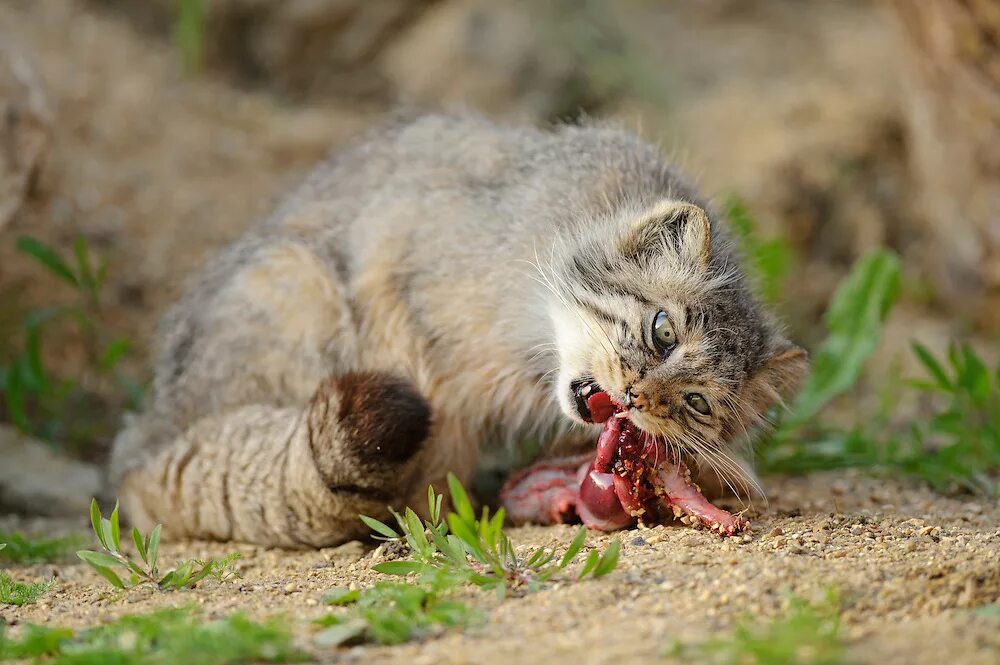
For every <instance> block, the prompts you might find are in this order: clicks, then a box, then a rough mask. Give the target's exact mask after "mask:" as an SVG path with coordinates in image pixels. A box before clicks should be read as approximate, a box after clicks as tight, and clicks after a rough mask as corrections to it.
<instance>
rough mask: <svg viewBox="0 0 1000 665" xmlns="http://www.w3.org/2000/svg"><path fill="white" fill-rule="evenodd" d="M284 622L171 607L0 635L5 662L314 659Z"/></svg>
mask: <svg viewBox="0 0 1000 665" xmlns="http://www.w3.org/2000/svg"><path fill="white" fill-rule="evenodd" d="M309 659H310V656H309V654H306V653H304V652H302V651H300V650H299V649H297V648H296V647H295V646H294V645H293V643H292V635H291V633H290V631H289V630H288V628H287V626H286V625H285V624H284V623H283V622H282V621H280V620H277V619H271V620H268V621H265V622H254V621H251V620H249V619H248V618H246V616H244V615H242V614H235V615H233V616H230V617H227V618H225V619H220V620H217V621H206V620H205V617H204V616H203V615H202V614H201V613H200V612H199V611H198V610H197V609H194V608H190V607H187V608H185V607H182V608H170V609H165V610H159V611H157V612H153V613H151V614H146V615H133V616H125V617H122V618H121V619H118V620H117V621H114V622H112V623H109V624H106V625H103V626H99V627H96V628H90V629H87V630H83V631H78V632H77V631H73V630H71V629H69V628H49V627H45V626H34V625H28V626H26V627H25V630H24V632H23V633H22V634H21V636H20V637H19V638H17V639H14V638H10V637H7V636H5V635H4V634H3V633H2V632H0V660H31V661H33V662H44V663H47V664H48V665H70V664H72V665H103V664H105V663H115V664H121V665H159V664H164V665H165V664H167V663H184V664H185V665H229V664H235V663H249V662H267V663H292V662H301V661H304V660H309Z"/></svg>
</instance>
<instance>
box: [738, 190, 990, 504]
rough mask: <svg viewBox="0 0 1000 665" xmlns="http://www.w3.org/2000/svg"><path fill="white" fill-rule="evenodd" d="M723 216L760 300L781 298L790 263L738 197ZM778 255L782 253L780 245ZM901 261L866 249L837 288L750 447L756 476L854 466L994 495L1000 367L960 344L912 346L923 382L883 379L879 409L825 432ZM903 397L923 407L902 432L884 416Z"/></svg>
mask: <svg viewBox="0 0 1000 665" xmlns="http://www.w3.org/2000/svg"><path fill="white" fill-rule="evenodd" d="M728 208H729V217H730V219H731V220H732V222H733V226H734V228H735V229H736V231H737V235H738V236H739V238H740V240H741V243H742V246H743V249H744V251H745V253H746V255H747V258H748V263H749V266H750V268H751V272H753V273H755V274H756V275H757V277H758V281H759V282H760V283H761V284H762V287H763V288H764V290H765V294H766V295H768V297H773V296H774V294H776V293H778V292H780V285H781V283H782V281H783V279H784V275H785V269H786V268H787V265H788V263H789V259H788V257H787V256H785V253H786V252H785V249H781V247H783V246H782V245H781V243H777V244H775V242H776V241H763V240H761V239H759V238H758V237H757V235H756V226H755V224H754V222H753V219H752V217H751V216H750V215H749V213H748V212H747V210H746V208H745V207H744V206H743V205H742V203H740V202H739V200H738V199H732V200H731V201H730V203H729V206H728ZM786 249H787V248H786ZM900 273H901V269H900V263H899V259H898V258H897V257H896V256H895V254H893V253H892V252H889V251H885V250H878V251H875V252H872V253H870V254H868V255H866V256H864V257H862V258H861V259H859V260H858V262H857V263H856V264H855V265H854V267H853V268H852V270H851V272H850V274H849V275H848V276H847V277H846V278H845V279H844V280H843V282H841V284H840V285H839V286H838V288H837V291H836V293H835V294H834V296H833V299H832V300H831V302H830V306H829V308H828V309H827V312H826V315H825V317H824V320H825V323H826V328H827V336H826V339H825V340H824V341H823V343H822V344H821V345H820V346H819V348H818V349H817V350H816V351H815V353H814V354H813V360H812V371H811V372H810V375H809V378H808V380H807V381H806V384H805V386H804V387H803V389H802V391H801V392H800V393H799V395H798V397H797V398H796V399H795V401H794V402H792V404H791V406H790V407H789V409H788V411H787V412H785V413H778V414H775V416H774V420H775V421H776V422H777V425H776V427H775V429H774V430H773V431H772V432H771V433H770V434H769V435H765V436H764V437H763V438H762V439H761V440H760V441H758V446H757V450H758V467H759V469H760V470H761V471H762V472H763V473H791V474H801V473H807V472H810V471H819V470H828V469H838V468H846V467H860V468H869V469H874V470H882V471H888V472H892V473H897V474H908V475H912V476H916V477H918V478H920V479H922V480H924V481H926V482H927V483H929V484H930V485H931V486H933V487H935V488H936V489H939V490H948V491H950V490H962V491H971V492H977V493H980V494H983V495H986V496H996V495H998V494H1000V366H998V367H996V368H990V367H988V366H987V364H986V362H985V361H984V360H983V359H982V358H981V357H980V356H979V355H977V354H976V352H975V351H974V350H973V349H972V348H971V347H970V346H968V345H963V344H953V345H952V347H951V348H950V350H949V351H948V353H947V357H946V358H937V357H935V355H934V354H933V353H931V352H930V351H929V350H928V349H926V348H925V347H923V346H921V345H920V344H919V343H913V344H912V346H913V352H914V353H915V354H916V357H917V359H918V360H919V362H920V364H921V365H922V366H923V368H924V371H925V372H926V377H924V378H921V379H918V380H915V381H911V382H909V383H907V384H904V385H903V386H899V385H895V384H894V383H893V382H892V379H889V380H887V384H886V386H885V389H884V391H883V392H884V394H885V395H888V396H890V397H891V399H887V400H879V404H878V412H876V413H865V414H863V415H862V416H861V417H859V418H858V424H857V425H855V426H854V427H850V428H844V427H840V426H835V425H831V424H829V423H827V422H825V421H824V420H823V419H822V414H823V412H824V410H825V409H826V408H827V407H828V406H829V405H830V404H831V403H832V402H833V401H834V400H836V399H838V398H839V397H841V396H842V395H844V394H845V393H846V392H848V391H849V390H851V389H852V388H853V387H854V386H855V385H856V384H857V382H858V380H859V378H860V377H861V376H862V374H863V372H864V369H865V365H866V363H867V361H868V359H869V358H870V357H871V355H872V354H873V353H874V352H875V349H876V348H877V346H878V343H879V340H880V338H881V336H882V330H883V327H884V325H885V321H886V318H887V317H888V315H889V312H890V310H891V309H892V306H893V304H894V303H895V301H896V298H897V296H898V294H899V290H900V279H901V278H900ZM902 390H911V391H916V392H917V395H916V397H917V401H919V402H920V403H922V404H924V405H926V410H925V411H924V412H923V415H922V416H921V417H920V419H919V420H917V421H916V422H912V423H911V424H910V426H909V427H907V428H905V429H902V430H901V428H900V427H899V426H898V425H895V424H894V422H893V421H894V420H900V418H898V417H897V418H894V417H893V416H894V414H893V413H892V412H893V409H894V408H895V403H896V402H898V398H899V396H900V393H901V391H902Z"/></svg>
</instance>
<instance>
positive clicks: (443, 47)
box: [380, 0, 579, 120]
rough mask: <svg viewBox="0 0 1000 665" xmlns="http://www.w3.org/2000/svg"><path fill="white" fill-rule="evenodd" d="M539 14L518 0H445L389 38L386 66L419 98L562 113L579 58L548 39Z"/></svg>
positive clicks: (532, 113) (530, 113) (516, 112)
mask: <svg viewBox="0 0 1000 665" xmlns="http://www.w3.org/2000/svg"><path fill="white" fill-rule="evenodd" d="M534 18H535V17H533V16H532V15H531V14H529V13H528V12H527V11H525V7H524V6H522V5H519V4H516V3H498V2H490V1H489V0H454V1H451V2H441V3H438V4H436V5H435V6H434V7H432V8H431V9H430V10H428V11H427V12H426V13H425V14H424V15H423V16H422V17H421V19H420V20H419V21H417V22H415V23H414V24H413V25H412V26H411V27H410V28H409V29H408V30H407V31H405V32H403V33H401V34H400V35H399V37H398V39H396V40H394V41H393V42H392V43H391V44H389V45H388V47H387V48H386V49H385V52H384V53H383V56H382V58H381V61H380V65H381V70H382V72H383V74H384V75H385V76H386V78H387V79H388V81H389V82H390V83H391V84H392V87H393V89H394V90H396V91H397V92H398V93H399V94H400V95H401V96H403V97H404V98H406V99H410V100H413V101H416V102H419V103H423V104H436V105H441V106H445V107H448V106H456V105H467V106H469V107H471V108H475V109H478V110H481V111H485V112H488V113H491V114H494V115H505V116H515V117H522V118H525V119H529V120H530V119H538V118H549V117H552V116H554V115H559V114H561V113H563V112H564V111H566V107H567V106H569V105H570V104H568V103H567V102H566V100H565V99H563V98H564V97H565V96H566V95H567V94H568V93H567V91H568V90H574V89H575V88H576V87H578V86H577V85H576V79H577V78H578V76H579V74H578V72H577V63H575V62H574V60H573V59H572V58H571V57H570V55H569V54H568V53H566V52H565V51H564V50H562V49H559V48H552V47H546V45H545V44H543V43H542V39H541V32H540V30H539V29H538V27H537V26H536V25H535V24H534V23H535V22H534V21H533V19H534ZM572 110H573V111H575V110H576V109H572Z"/></svg>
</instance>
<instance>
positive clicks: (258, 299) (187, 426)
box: [112, 115, 806, 546]
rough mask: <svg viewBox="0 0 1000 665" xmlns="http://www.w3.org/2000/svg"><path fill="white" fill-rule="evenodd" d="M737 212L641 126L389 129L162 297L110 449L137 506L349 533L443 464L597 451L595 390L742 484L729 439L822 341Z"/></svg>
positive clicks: (435, 123)
mask: <svg viewBox="0 0 1000 665" xmlns="http://www.w3.org/2000/svg"><path fill="white" fill-rule="evenodd" d="M723 224H724V223H723V220H721V219H719V218H718V217H716V216H715V215H714V213H713V212H711V211H710V210H708V209H707V208H706V206H705V204H704V202H703V201H702V200H701V199H700V198H699V197H698V195H697V194H696V192H695V191H694V190H693V189H692V187H691V186H690V185H689V184H688V183H687V182H686V181H685V180H683V179H682V178H681V177H680V176H679V175H678V174H677V172H676V171H675V170H674V169H673V167H671V166H670V165H669V164H668V163H667V162H666V161H665V160H664V158H663V157H662V156H661V154H660V153H659V151H658V150H657V149H656V148H654V147H653V146H651V145H648V144H646V143H645V142H643V141H641V140H640V139H639V138H637V137H636V136H634V135H633V134H631V133H628V132H625V131H622V130H618V129H612V128H604V127H597V126H582V127H581V126H566V127H560V128H558V129H556V130H554V131H543V130H539V129H533V128H524V127H517V128H512V127H503V126H498V125H495V124H493V123H491V122H489V121H487V120H485V119H483V118H480V117H477V116H470V115H425V116H420V117H416V118H411V119H409V120H406V121H402V120H401V121H398V122H396V123H394V124H391V125H388V126H385V127H383V128H381V129H379V130H377V131H374V132H372V133H370V134H369V135H368V136H367V137H365V138H364V139H363V140H360V141H358V142H357V143H355V144H354V145H353V146H352V147H350V148H348V149H346V150H343V151H341V152H339V153H337V154H335V155H333V156H332V157H331V158H329V159H328V160H327V161H326V162H324V163H323V164H321V165H320V166H319V167H318V168H317V169H316V170H315V171H314V172H313V174H312V175H311V177H310V178H309V179H308V180H307V181H306V182H305V183H304V184H303V185H302V186H301V187H299V188H298V189H297V190H296V191H295V192H294V193H293V194H292V195H291V196H290V197H288V199H287V200H285V201H284V203H283V204H282V205H281V206H280V207H279V208H278V209H277V210H276V211H275V212H274V213H273V214H272V215H271V216H270V217H269V218H267V219H265V220H263V221H262V222H261V223H259V224H258V225H256V226H255V227H253V228H252V229H251V230H250V231H249V232H248V233H247V234H246V235H245V236H244V237H243V238H242V239H240V240H239V241H237V242H236V243H235V244H233V245H232V246H230V247H229V248H227V249H225V250H224V251H222V252H221V253H220V254H218V255H216V256H215V257H213V258H211V259H210V260H209V261H208V264H207V266H206V267H205V269H204V271H203V272H202V273H201V275H200V276H199V277H198V278H197V279H195V280H194V281H193V282H192V283H191V284H190V285H189V287H188V291H187V294H186V295H185V296H184V297H183V299H182V300H181V301H180V302H179V303H177V304H176V305H175V306H174V307H173V308H172V309H171V310H170V311H169V312H168V313H167V315H166V316H165V318H164V320H163V322H162V324H161V327H160V330H159V334H158V348H157V353H156V361H155V362H156V366H155V381H154V386H153V394H152V397H151V401H150V403H149V404H148V406H147V408H146V410H145V411H144V412H143V413H141V414H139V415H136V416H134V417H133V418H132V419H131V420H130V421H129V422H127V423H126V427H125V428H124V430H123V431H122V432H121V433H120V434H119V436H118V437H117V439H116V440H115V444H114V451H113V458H112V475H113V479H114V480H115V482H116V483H117V485H118V492H119V495H120V497H121V499H122V502H123V506H124V508H125V510H126V511H127V514H128V516H129V518H130V519H131V520H132V521H133V523H135V524H137V525H139V526H140V527H141V528H147V527H149V526H150V525H151V524H153V523H155V522H162V523H163V524H164V525H165V526H166V528H167V529H168V530H169V531H170V532H171V534H173V535H185V536H192V537H200V538H214V539H234V540H243V541H250V542H256V543H261V544H267V545H282V546H323V545H330V544H335V543H338V542H342V541H344V540H347V539H350V538H354V537H357V536H358V535H360V534H361V533H363V532H364V531H365V529H364V526H363V524H362V523H361V522H360V521H359V520H358V514H359V513H364V514H369V515H376V516H381V515H384V514H385V513H386V506H388V505H394V506H402V505H405V504H407V503H409V504H411V505H419V504H421V503H422V502H421V501H420V497H421V496H422V495H423V494H424V492H425V491H426V487H427V485H428V483H434V484H436V485H438V487H443V486H444V485H443V483H442V480H443V479H444V477H445V475H446V474H447V472H448V471H453V472H455V473H456V474H457V475H458V477H459V479H460V480H462V481H463V482H466V483H467V482H468V481H469V480H470V478H471V476H472V474H473V473H474V471H475V470H476V468H477V463H478V461H479V460H480V459H481V456H482V455H483V453H484V450H485V449H486V448H487V447H489V446H505V445H514V446H516V445H518V444H519V443H520V442H524V441H530V440H534V441H538V440H539V439H540V438H541V439H543V440H551V439H553V438H557V437H562V438H564V439H565V438H566V437H570V438H573V437H576V438H578V439H580V441H581V443H583V445H591V446H592V445H593V440H594V438H595V437H596V434H597V431H598V430H599V428H595V426H592V425H587V424H586V422H585V421H586V420H587V419H588V416H589V414H588V413H587V411H586V410H587V407H586V404H585V402H583V401H582V400H579V399H577V397H578V396H579V392H580V390H581V386H591V385H599V386H600V388H601V389H603V390H604V391H606V392H607V393H608V394H609V395H610V396H612V397H613V398H614V399H616V400H617V401H619V402H621V403H625V404H629V405H630V406H631V418H632V421H633V422H634V423H635V424H636V425H637V426H639V427H640V428H642V429H644V430H646V431H650V432H655V433H658V434H663V435H666V436H667V437H668V439H669V440H670V441H671V442H672V444H674V445H677V446H680V447H681V448H682V450H683V452H684V454H685V455H686V456H688V457H689V458H690V459H692V461H693V462H694V463H695V465H696V466H697V467H698V468H699V469H700V473H701V475H702V477H706V476H708V475H712V476H714V475H715V474H716V473H718V474H719V475H721V477H722V479H723V481H725V482H728V483H730V484H733V485H735V486H736V487H737V489H747V487H746V485H747V483H748V482H751V481H752V472H750V471H749V470H748V468H747V466H746V464H745V462H742V461H741V458H740V456H739V455H737V454H736V451H735V448H734V445H735V444H736V443H737V442H739V441H741V440H744V439H745V437H746V432H747V430H749V429H750V428H752V427H753V426H754V425H755V424H756V423H758V421H760V420H761V418H762V417H763V416H764V414H765V413H766V412H767V411H768V409H769V408H770V407H771V406H772V405H774V404H775V403H776V401H777V400H779V399H780V397H781V396H782V395H783V394H787V393H788V392H789V391H790V390H792V389H794V386H795V385H796V383H797V382H798V380H799V379H800V377H801V375H802V374H803V372H804V369H805V366H806V360H805V354H804V353H803V352H802V351H801V350H800V349H798V348H797V347H795V346H793V345H792V344H791V343H790V342H788V341H787V340H786V339H785V338H784V337H783V336H782V335H781V334H780V332H779V329H778V326H777V324H776V323H775V321H774V319H773V318H772V317H771V316H770V314H768V313H767V312H766V311H764V310H763V309H762V307H761V305H760V304H759V303H758V301H757V300H756V299H755V297H754V296H753V294H752V292H751V289H750V286H749V285H748V283H747V279H746V277H745V276H744V274H743V272H742V270H741V268H740V265H739V257H738V256H737V255H736V254H735V252H734V250H733V248H732V247H731V245H730V243H729V241H728V240H727V234H726V231H725V229H724V227H723ZM585 389H586V390H589V387H588V388H585ZM588 438H589V444H587V443H586V440H587V439H588ZM741 486H742V487H741Z"/></svg>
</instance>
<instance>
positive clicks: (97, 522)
mask: <svg viewBox="0 0 1000 665" xmlns="http://www.w3.org/2000/svg"><path fill="white" fill-rule="evenodd" d="M101 519H102V518H101V508H100V506H98V505H97V499H91V500H90V524H91V526H93V527H94V535H95V536H97V540H98V541H100V543H101V546H102V547H104V549H106V550H108V549H111V548H110V547H108V543H107V541H106V540H105V539H104V529H102V528H101Z"/></svg>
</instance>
